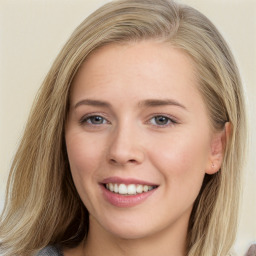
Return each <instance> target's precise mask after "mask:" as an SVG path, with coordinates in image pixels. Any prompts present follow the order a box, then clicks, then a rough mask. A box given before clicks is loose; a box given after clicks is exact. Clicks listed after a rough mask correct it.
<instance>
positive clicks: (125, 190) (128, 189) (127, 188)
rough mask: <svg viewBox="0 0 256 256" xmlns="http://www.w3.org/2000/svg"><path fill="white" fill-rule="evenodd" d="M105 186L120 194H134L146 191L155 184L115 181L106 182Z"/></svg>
mask: <svg viewBox="0 0 256 256" xmlns="http://www.w3.org/2000/svg"><path fill="white" fill-rule="evenodd" d="M106 188H107V189H108V190H110V191H111V192H115V193H118V194H121V195H136V194H141V193H143V192H148V191H150V190H152V189H154V188H156V186H149V185H140V184H138V185H135V184H129V185H125V184H117V183H114V184H113V183H108V184H106Z"/></svg>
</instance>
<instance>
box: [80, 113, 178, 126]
mask: <svg viewBox="0 0 256 256" xmlns="http://www.w3.org/2000/svg"><path fill="white" fill-rule="evenodd" d="M92 118H100V119H101V120H102V121H103V122H104V123H99V124H93V123H92V121H90V122H88V121H89V120H92ZM156 118H163V119H165V120H166V121H167V123H166V124H163V125H160V124H156ZM152 119H155V122H154V124H153V123H151V120H152ZM79 123H80V124H81V125H87V126H100V125H105V124H110V122H109V121H108V120H107V119H106V118H105V117H103V116H102V115H97V114H90V115H86V116H83V117H82V118H81V119H80V121H79ZM146 123H148V124H150V125H152V126H154V127H157V128H164V127H168V126H173V125H176V124H178V122H177V121H176V120H175V119H174V118H173V117H170V116H168V115H162V114H154V115H153V116H151V117H150V118H149V120H148V121H147V122H146Z"/></svg>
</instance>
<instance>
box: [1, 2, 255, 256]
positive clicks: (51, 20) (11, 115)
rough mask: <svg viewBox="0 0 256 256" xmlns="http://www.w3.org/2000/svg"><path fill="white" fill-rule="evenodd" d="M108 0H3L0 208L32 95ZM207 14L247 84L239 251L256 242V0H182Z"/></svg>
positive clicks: (237, 245)
mask: <svg viewBox="0 0 256 256" xmlns="http://www.w3.org/2000/svg"><path fill="white" fill-rule="evenodd" d="M106 2H109V1H107V0H83V1H82V0H0V210H1V208H2V206H3V201H4V199H3V198H4V188H5V184H6V179H7V174H8V170H9V168H10V163H11V160H12V158H13V155H14V152H15V150H16V148H17V145H18V141H19V139H20V137H21V134H22V131H23V129H24V125H25V122H26V119H27V116H28V113H29V110H30V107H31V104H32V101H33V98H34V96H35V94H36V92H37V90H38V88H39V86H40V84H41V82H42V80H43V78H44V76H45V75H46V73H47V71H48V70H49V68H50V66H51V63H52V62H53V60H54V58H55V56H56V55H57V53H58V52H59V50H60V48H61V47H62V46H63V44H64V43H65V41H66V40H67V38H68V37H69V35H70V33H71V32H72V31H73V29H74V28H75V27H76V26H77V25H78V24H79V23H80V22H81V21H82V20H83V19H84V18H85V17H86V16H87V15H88V14H89V13H91V12H92V11H93V10H95V9H96V8H97V7H99V6H101V5H102V4H104V3H106ZM182 2H183V3H186V4H189V5H191V6H194V7H196V8H197V9H199V10H200V11H201V12H203V13H204V14H206V16H208V17H209V18H210V19H211V20H212V21H213V22H214V23H215V24H216V26H217V27H218V28H219V30H220V31H221V32H222V34H223V35H224V37H225V38H226V39H227V41H228V43H229V44H230V46H231V49H232V50H233V52H234V55H235V58H236V59H237V62H238V66H239V68H240V71H241V75H242V79H243V82H244V84H245V87H246V91H247V98H248V109H249V119H250V129H251V134H250V153H249V156H248V163H247V168H246V175H245V176H246V177H245V191H244V200H243V205H242V211H241V219H240V227H239V233H238V238H237V241H236V243H235V246H234V251H235V252H236V253H237V255H239V256H240V255H244V253H245V251H246V249H247V248H248V246H249V245H250V243H252V242H256V189H255V186H256V170H255V166H256V157H255V155H256V135H255V132H254V133H253V132H252V131H255V129H256V116H255V110H256V1H255V0H251V1H250V0H183V1H182Z"/></svg>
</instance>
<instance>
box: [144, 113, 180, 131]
mask: <svg viewBox="0 0 256 256" xmlns="http://www.w3.org/2000/svg"><path fill="white" fill-rule="evenodd" d="M156 117H165V118H167V119H169V121H170V123H168V124H165V125H157V124H151V123H150V120H152V119H153V118H156ZM147 120H148V121H147V123H149V124H150V125H152V126H154V127H157V128H165V127H170V126H174V125H177V124H179V122H178V120H177V118H175V117H173V116H172V115H169V114H163V113H155V114H152V115H150V117H149V118H148V119H147Z"/></svg>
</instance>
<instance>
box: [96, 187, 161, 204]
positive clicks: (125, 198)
mask: <svg viewBox="0 0 256 256" xmlns="http://www.w3.org/2000/svg"><path fill="white" fill-rule="evenodd" d="M101 187H102V192H103V197H104V198H105V200H107V201H108V202H109V203H110V204H112V205H114V206H117V207H132V206H135V205H138V204H141V203H142V202H144V201H145V200H146V199H147V198H148V197H150V196H151V195H152V194H153V193H154V192H155V191H156V189H157V188H155V189H152V190H150V191H148V192H143V193H140V194H136V195H120V194H117V193H114V192H111V191H109V190H108V189H106V188H105V186H103V185H101Z"/></svg>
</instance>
